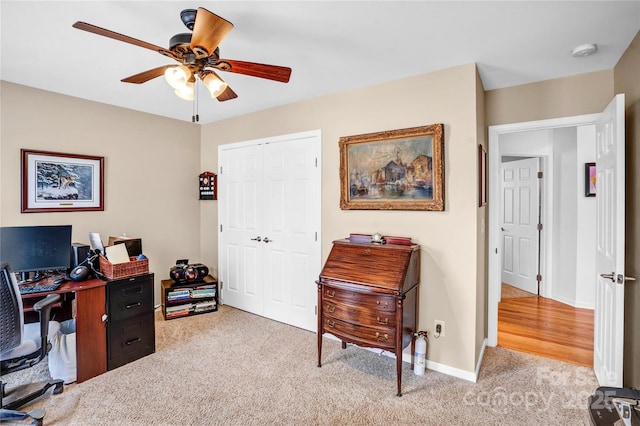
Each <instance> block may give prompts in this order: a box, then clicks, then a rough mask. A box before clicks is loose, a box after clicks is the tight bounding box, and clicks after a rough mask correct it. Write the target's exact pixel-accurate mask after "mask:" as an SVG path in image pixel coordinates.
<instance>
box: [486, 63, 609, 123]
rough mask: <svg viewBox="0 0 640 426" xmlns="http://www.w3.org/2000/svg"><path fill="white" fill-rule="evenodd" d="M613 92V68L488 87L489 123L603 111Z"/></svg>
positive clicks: (542, 118)
mask: <svg viewBox="0 0 640 426" xmlns="http://www.w3.org/2000/svg"><path fill="white" fill-rule="evenodd" d="M613 93H614V91H613V70H606V71H598V72H593V73H588V74H579V75H574V76H571V77H566V78H558V79H554V80H547V81H540V82H538V83H531V84H523V85H521V86H515V87H508V88H506V89H497V90H489V91H487V92H486V94H485V99H486V108H487V111H486V114H487V115H486V117H487V126H495V125H498V124H509V123H519V122H524V121H534V120H545V119H548V118H559V117H569V116H573V115H582V114H592V113H596V112H601V111H602V110H603V109H604V107H606V106H607V104H608V103H609V102H611V99H612V98H613Z"/></svg>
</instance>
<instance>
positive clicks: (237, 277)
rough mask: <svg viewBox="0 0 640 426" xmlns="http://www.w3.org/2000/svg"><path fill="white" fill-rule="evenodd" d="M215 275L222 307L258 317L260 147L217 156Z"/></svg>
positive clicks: (260, 293)
mask: <svg viewBox="0 0 640 426" xmlns="http://www.w3.org/2000/svg"><path fill="white" fill-rule="evenodd" d="M218 161H219V164H220V171H219V173H218V218H219V221H220V226H221V229H220V231H221V232H220V234H219V243H218V245H219V250H218V252H219V261H218V269H219V271H218V275H219V279H220V281H222V283H223V291H222V292H221V296H222V302H223V303H225V304H228V305H231V306H234V307H236V308H238V309H243V310H246V311H249V312H254V313H257V314H259V315H262V309H263V308H262V306H263V303H262V301H263V297H264V296H263V284H262V279H261V278H262V277H261V276H260V271H262V261H263V258H262V255H261V251H262V243H261V242H260V241H261V240H262V238H260V241H258V239H259V238H258V237H260V232H261V231H262V228H263V224H262V221H263V215H262V206H261V205H260V202H261V200H260V198H259V195H261V194H262V193H263V181H262V145H257V144H255V145H239V146H237V145H236V146H232V147H225V149H220V150H219V155H218Z"/></svg>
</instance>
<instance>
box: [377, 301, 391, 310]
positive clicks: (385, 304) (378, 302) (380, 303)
mask: <svg viewBox="0 0 640 426" xmlns="http://www.w3.org/2000/svg"><path fill="white" fill-rule="evenodd" d="M376 303H377V304H378V306H380V305H383V306H384V307H385V308H386V307H388V306H389V303H388V302H387V301H385V302H384V303H382V302H380V301H379V300H378V301H376Z"/></svg>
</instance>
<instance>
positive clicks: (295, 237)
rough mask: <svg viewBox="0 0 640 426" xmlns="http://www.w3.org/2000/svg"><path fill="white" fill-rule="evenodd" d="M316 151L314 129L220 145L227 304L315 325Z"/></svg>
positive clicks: (223, 272)
mask: <svg viewBox="0 0 640 426" xmlns="http://www.w3.org/2000/svg"><path fill="white" fill-rule="evenodd" d="M234 145H235V144H234ZM320 156H321V139H320V132H319V131H316V132H305V133H300V134H294V135H286V136H280V137H276V138H269V139H263V140H260V141H254V142H251V141H250V142H247V143H243V144H242V145H241V146H240V147H239V148H237V149H233V148H230V149H226V147H221V150H219V162H220V165H221V167H222V169H221V170H220V174H219V176H218V185H219V186H220V185H222V187H221V189H220V190H219V191H218V192H219V201H218V203H219V211H220V213H219V217H220V224H221V226H222V228H221V233H220V242H219V244H220V249H219V255H220V261H219V265H220V266H219V268H220V269H221V271H220V272H219V274H220V275H221V276H222V277H223V280H224V281H223V283H224V284H223V290H222V296H223V298H224V299H223V301H224V303H225V304H227V305H230V306H234V307H237V308H240V309H243V310H247V311H249V312H252V313H255V314H258V315H262V316H265V317H267V318H271V319H274V320H277V321H281V322H284V323H286V324H290V325H294V326H297V327H301V328H304V329H307V330H315V329H316V324H317V321H316V312H315V306H316V299H317V286H316V285H315V280H316V279H317V277H318V274H319V272H320V269H321V266H322V265H321V248H320V231H321V230H320V225H321V215H320V212H321V167H320ZM245 157H248V158H249V160H247V159H244V158H245ZM254 157H255V159H256V160H255V161H254V160H253V158H254ZM254 165H255V167H254ZM230 166H231V168H232V169H231V170H230V171H228V170H227V169H228V168H229V167H230ZM247 189H248V190H247ZM254 189H255V190H254ZM225 190H226V191H229V192H228V193H226V194H225V193H223V191H225ZM234 192H235V193H234ZM227 198H228V199H229V201H230V202H229V203H228V205H225V203H226V202H227V201H226V200H227ZM227 223H228V225H227Z"/></svg>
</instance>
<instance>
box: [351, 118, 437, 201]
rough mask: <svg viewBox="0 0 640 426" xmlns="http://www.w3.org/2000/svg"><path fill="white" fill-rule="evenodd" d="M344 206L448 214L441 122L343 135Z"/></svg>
mask: <svg viewBox="0 0 640 426" xmlns="http://www.w3.org/2000/svg"><path fill="white" fill-rule="evenodd" d="M339 144H340V208H341V209H343V210H352V209H361V210H434V211H443V210H444V134H443V125H442V124H432V125H429V126H422V127H413V128H409V129H400V130H391V131H385V132H378V133H368V134H364V135H356V136H346V137H341V138H340V141H339Z"/></svg>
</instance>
